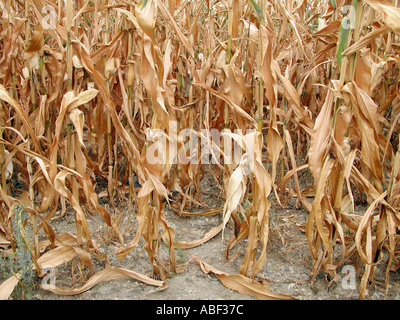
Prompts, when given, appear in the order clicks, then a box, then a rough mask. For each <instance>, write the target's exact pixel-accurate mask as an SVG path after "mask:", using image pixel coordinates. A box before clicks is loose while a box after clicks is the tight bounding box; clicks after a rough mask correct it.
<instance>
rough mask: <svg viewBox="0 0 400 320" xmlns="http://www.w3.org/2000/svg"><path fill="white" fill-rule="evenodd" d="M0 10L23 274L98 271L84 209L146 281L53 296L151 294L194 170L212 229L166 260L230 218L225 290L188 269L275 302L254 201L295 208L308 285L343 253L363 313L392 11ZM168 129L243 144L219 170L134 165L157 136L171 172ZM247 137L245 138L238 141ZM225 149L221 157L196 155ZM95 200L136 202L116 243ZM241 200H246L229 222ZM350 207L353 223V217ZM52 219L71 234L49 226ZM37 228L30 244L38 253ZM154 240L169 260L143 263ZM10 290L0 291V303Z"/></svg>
mask: <svg viewBox="0 0 400 320" xmlns="http://www.w3.org/2000/svg"><path fill="white" fill-rule="evenodd" d="M0 6H1V13H2V16H1V26H0V124H1V129H0V130H1V131H0V168H1V178H0V179H1V184H0V193H1V196H0V247H1V248H3V249H8V250H10V249H9V248H10V247H12V244H13V230H12V225H11V222H10V221H11V220H10V219H11V217H12V216H13V207H14V205H15V204H16V203H23V204H24V205H25V206H26V211H27V212H28V213H29V216H30V223H31V224H32V226H33V236H32V239H31V243H32V258H33V260H34V266H33V267H34V268H35V270H36V271H37V274H38V276H39V277H41V276H43V274H42V273H41V271H40V270H41V269H40V268H41V266H44V265H46V266H54V267H57V266H59V265H61V264H64V263H66V262H67V261H70V260H71V259H73V258H74V257H79V259H81V261H82V262H83V263H84V264H85V265H86V266H87V267H88V268H91V266H92V259H93V257H96V258H98V259H102V255H101V254H100V252H99V248H98V244H97V243H96V241H94V240H93V233H94V232H96V231H94V230H90V228H89V227H88V223H87V214H88V213H89V212H91V213H92V214H96V215H100V217H101V218H102V219H103V220H104V221H105V223H106V224H107V225H108V227H109V228H110V229H111V230H113V232H114V233H115V234H116V235H117V237H118V239H119V241H120V249H119V250H118V252H117V256H118V258H119V259H120V260H122V259H124V257H125V256H126V255H127V254H129V252H130V251H131V250H132V249H133V248H134V247H135V246H136V245H138V243H139V239H140V238H141V237H143V238H144V240H145V249H146V251H147V253H148V257H149V259H150V261H151V263H152V265H153V269H154V270H153V272H154V275H155V276H157V277H158V278H159V279H160V280H153V279H151V278H149V277H147V276H144V275H140V274H137V273H135V272H134V271H130V270H126V269H105V270H103V271H100V272H98V273H96V274H94V275H93V276H92V277H91V278H90V279H89V280H88V281H87V283H86V284H85V285H84V286H83V287H81V288H79V289H71V290H65V289H59V288H55V289H54V290H53V291H54V292H57V293H60V294H75V293H80V292H83V291H85V290H87V289H89V288H90V287H92V286H93V285H95V284H96V283H98V282H100V281H106V280H110V279H116V278H120V277H133V278H135V279H137V280H139V281H143V282H145V283H147V284H150V285H154V286H158V287H161V288H165V287H166V286H167V278H168V277H169V276H171V275H172V276H173V273H174V272H177V269H179V266H178V265H177V263H176V261H175V248H176V246H177V245H178V244H177V243H176V242H175V231H174V230H173V229H172V228H171V227H170V226H169V224H168V221H167V219H166V216H165V213H164V207H165V205H169V197H170V194H171V192H172V191H174V192H177V193H178V194H179V196H178V198H177V199H176V200H175V203H174V204H173V205H176V206H177V207H176V208H175V209H176V210H177V211H180V212H182V213H184V212H185V206H186V205H187V204H190V203H191V202H194V203H200V204H201V203H202V201H201V197H200V194H201V190H200V181H201V179H202V178H203V176H204V172H205V170H206V167H207V168H209V169H210V170H211V171H212V173H213V175H214V177H215V178H216V180H217V181H218V183H219V184H220V186H221V187H222V189H223V190H224V197H225V199H226V202H225V205H224V207H223V208H221V209H220V210H217V211H212V210H211V211H210V212H209V214H220V213H221V212H222V215H223V223H222V225H221V226H219V227H217V228H214V229H212V230H211V231H210V232H209V233H208V234H207V235H206V236H205V237H204V238H203V239H200V240H199V241H195V242H192V243H189V242H188V243H181V244H180V245H181V247H182V245H183V248H189V247H191V246H195V245H200V244H201V243H203V242H204V241H207V240H208V239H210V238H212V237H213V236H215V235H216V234H218V233H219V232H221V231H222V232H223V230H224V229H225V228H226V224H227V223H228V222H229V221H233V225H234V226H235V229H236V232H234V233H233V235H232V237H231V239H230V241H229V243H228V244H227V254H228V253H229V251H230V250H231V249H232V248H233V247H234V246H235V245H236V244H237V243H239V242H242V241H243V240H245V239H247V244H246V246H247V247H246V253H245V256H244V258H243V260H242V262H241V266H240V269H239V270H238V274H237V275H227V274H226V273H224V272H222V271H219V270H216V269H214V268H213V267H211V266H209V265H207V264H206V263H205V262H203V261H200V260H199V259H198V258H196V257H194V261H195V262H197V263H198V264H199V265H200V266H201V268H202V269H203V271H204V272H213V273H215V274H216V275H217V276H218V277H219V278H220V280H221V281H222V283H223V284H224V285H227V286H228V287H229V288H231V289H234V290H238V291H240V292H244V293H247V294H251V295H254V296H256V297H258V298H262V299H263V298H273V299H274V298H279V299H286V298H290V297H287V296H281V295H277V294H273V293H270V292H269V291H268V289H267V286H266V284H265V283H261V282H258V281H256V280H255V277H256V276H257V274H258V273H259V272H260V271H261V270H262V268H263V266H264V264H265V262H266V260H267V247H268V238H269V212H270V208H271V201H272V200H271V199H274V200H273V201H276V202H277V203H278V204H279V205H281V206H283V207H285V206H287V204H288V202H289V201H290V200H292V201H295V202H296V204H297V206H302V207H304V208H306V209H307V210H309V212H310V214H309V217H308V221H307V226H306V237H307V239H308V243H309V248H310V251H311V253H312V256H313V258H314V265H313V281H314V280H315V278H316V276H317V275H318V274H320V272H321V271H323V272H324V273H326V275H327V278H328V282H334V281H337V273H338V269H339V268H340V267H341V266H342V265H343V264H344V263H345V262H346V261H348V259H349V258H350V257H352V256H354V255H356V256H358V257H359V258H360V259H361V261H362V263H363V265H364V266H365V267H364V268H363V276H362V281H361V286H360V298H361V299H362V298H364V297H365V291H366V288H367V286H368V284H369V283H371V282H373V281H374V271H375V269H376V266H377V264H379V263H386V265H387V273H386V284H388V282H389V274H390V271H392V270H397V269H398V268H399V267H400V266H399V262H400V261H399V246H398V241H399V236H398V228H399V226H400V214H399V209H400V202H399V199H400V198H399V194H400V193H399V188H400V183H399V178H400V172H399V170H400V150H399V147H398V145H399V130H400V126H399V124H398V120H399V118H400V116H399V105H400V104H399V101H400V91H399V85H400V77H399V75H400V72H399V67H400V60H399V59H400V56H399V48H400V42H399V41H400V39H399V34H400V8H399V7H398V1H392V2H387V1H385V0H368V1H367V0H364V1H360V0H358V1H357V0H354V1H349V0H336V1H335V0H331V1H293V0H286V1H283V0H277V1H265V0H259V1H243V0H216V1H210V0H201V1H200V0H198V1H187V0H186V1H185V0H178V1H170V0H141V1H131V2H129V1H124V0H104V1H97V0H93V1H91V0H89V1H87V2H86V1H81V0H76V1H72V0H66V1H65V2H63V1H54V0H25V2H21V1H12V0H3V2H1V1H0ZM171 124H172V125H171ZM185 128H189V129H191V130H192V132H194V134H195V135H197V136H199V137H202V139H203V140H202V141H204V143H206V144H209V145H211V137H210V136H204V133H203V132H205V131H202V130H203V129H206V130H211V129H217V130H218V131H219V132H222V130H223V129H226V128H229V129H230V130H231V132H233V130H235V129H241V130H242V132H243V134H242V135H240V134H236V135H235V134H227V135H226V136H227V137H229V138H233V139H234V140H235V142H236V143H237V144H238V145H240V147H241V148H242V150H243V152H244V155H243V157H242V158H241V159H240V161H237V162H236V163H233V164H228V163H223V162H222V163H216V164H214V163H212V162H211V163H210V164H208V165H204V164H201V163H200V164H196V163H186V162H185V161H178V163H173V162H171V161H166V162H163V163H156V164H154V163H151V162H150V161H148V160H149V159H148V157H147V154H148V151H149V150H151V147H152V146H154V145H155V143H156V142H155V141H152V140H151V139H149V136H151V132H154V130H156V129H158V130H159V132H160V134H161V136H163V137H165V138H166V141H167V143H166V145H165V146H164V149H159V151H158V152H159V153H160V154H163V155H166V157H167V159H171V158H170V157H173V156H174V155H175V154H178V157H179V159H181V160H188V159H189V158H190V155H189V154H188V152H185V150H184V149H182V147H183V146H184V143H185V140H184V139H181V138H177V133H178V132H180V131H181V130H182V129H185ZM246 129H254V130H255V131H254V132H252V133H248V134H247V135H245V134H244V133H245V132H246ZM151 130H153V131H151ZM224 141H225V140H224ZM226 141H227V140H226ZM249 141H253V142H254V144H251V143H250V142H249ZM198 148H199V147H198V146H197V147H196V150H195V151H197V152H199V150H198ZM228 148H232V145H229V144H228V143H227V142H226V143H224V144H222V145H221V148H215V149H213V150H214V151H215V154H213V155H212V156H210V157H211V158H212V157H217V156H218V157H220V155H222V154H224V153H227V152H228ZM182 150H183V151H182ZM249 157H252V159H253V160H254V161H253V162H252V163H251V164H249ZM249 166H250V169H251V174H248V172H247V171H246V168H247V169H248V167H249ZM305 170H309V171H310V172H311V174H312V176H313V178H314V181H315V186H314V188H313V189H312V190H310V189H303V188H302V185H301V180H300V178H299V174H300V173H301V172H302V171H305ZM135 177H137V178H138V181H139V182H140V184H141V188H135V187H134V179H135ZM99 179H101V181H104V182H105V183H104V182H103V184H101V183H99ZM101 188H102V189H101ZM95 190H96V191H95ZM100 192H103V193H104V192H106V194H107V195H108V196H109V199H110V205H111V206H114V205H115V201H116V200H117V199H118V198H123V197H125V196H126V197H128V199H129V201H130V202H135V203H136V207H137V208H138V212H137V213H136V216H135V219H136V222H137V226H138V228H137V230H136V234H135V236H134V238H133V240H132V241H130V243H126V241H125V238H124V236H125V235H124V234H123V233H122V232H121V231H120V229H119V226H118V224H117V223H116V222H115V219H114V218H113V217H112V216H111V215H110V213H109V212H108V211H107V210H106V209H105V208H104V207H103V206H102V205H100V204H99V201H98V199H99V193H100ZM310 195H312V197H310ZM244 197H248V198H249V199H251V203H250V208H249V210H248V211H247V212H246V213H245V214H243V212H244V211H242V210H239V208H240V203H241V201H242V200H243V198H244ZM363 201H364V202H365V204H366V210H365V212H364V213H363V215H359V214H356V213H355V210H354V208H355V205H356V204H357V203H361V202H363ZM83 204H84V205H85V206H84V207H83ZM67 205H69V206H71V208H72V209H73V211H74V214H75V221H76V230H75V231H76V234H75V235H71V234H56V233H55V232H54V230H53V228H52V218H53V217H54V216H55V215H56V213H57V212H59V211H60V210H61V215H64V214H65V212H66V208H67ZM84 208H85V209H84ZM203 214H206V213H203ZM187 215H190V213H188V214H187ZM345 227H346V230H347V229H349V230H351V233H350V234H345V231H344V228H345ZM41 229H43V231H44V233H45V235H46V237H47V240H45V241H39V240H38V232H39V231H40V230H41ZM161 242H165V243H166V244H167V245H168V247H169V261H168V263H166V262H162V261H161V260H160V259H159V246H160V243H161ZM221 245H222V244H221ZM337 246H341V247H342V248H341V250H340V255H339V256H338V255H337V252H338V251H337V250H336V251H335V248H336V247H337ZM384 252H388V253H389V255H388V257H389V258H388V260H387V261H383V257H384V255H383V253H384ZM17 278H18V275H15V276H13V277H11V278H10V279H8V280H6V281H5V282H4V283H3V284H2V285H0V297H1V298H3V299H7V298H8V297H9V295H10V294H11V292H12V290H13V288H14V286H15V285H16V283H17V281H18V279H17ZM312 284H313V282H312ZM243 288H245V289H243Z"/></svg>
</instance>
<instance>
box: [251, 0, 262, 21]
mask: <svg viewBox="0 0 400 320" xmlns="http://www.w3.org/2000/svg"><path fill="white" fill-rule="evenodd" d="M251 3H252V4H253V7H254V9H255V10H256V13H257V15H258V18H259V19H260V20H261V16H262V13H261V9H260V7H259V5H258V4H257V3H256V2H255V1H254V0H251Z"/></svg>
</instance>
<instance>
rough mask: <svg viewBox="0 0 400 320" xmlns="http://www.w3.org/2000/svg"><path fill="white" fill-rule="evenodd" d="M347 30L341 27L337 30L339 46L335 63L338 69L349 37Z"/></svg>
mask: <svg viewBox="0 0 400 320" xmlns="http://www.w3.org/2000/svg"><path fill="white" fill-rule="evenodd" d="M349 31H350V29H349V28H343V27H342V25H341V26H340V30H339V46H338V50H337V54H336V58H337V62H338V64H339V67H340V66H341V65H342V59H343V55H342V52H343V51H344V50H345V49H346V45H347V39H348V37H349Z"/></svg>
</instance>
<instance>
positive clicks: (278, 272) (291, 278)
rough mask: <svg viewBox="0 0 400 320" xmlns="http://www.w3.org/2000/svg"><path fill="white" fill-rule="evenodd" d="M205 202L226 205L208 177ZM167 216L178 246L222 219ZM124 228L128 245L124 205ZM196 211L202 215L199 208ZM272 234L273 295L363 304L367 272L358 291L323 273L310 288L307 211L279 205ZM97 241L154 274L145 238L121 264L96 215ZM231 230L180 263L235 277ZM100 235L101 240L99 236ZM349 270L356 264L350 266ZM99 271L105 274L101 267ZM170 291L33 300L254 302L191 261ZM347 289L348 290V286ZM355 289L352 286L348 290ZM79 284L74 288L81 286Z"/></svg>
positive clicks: (47, 295) (376, 291)
mask: <svg viewBox="0 0 400 320" xmlns="http://www.w3.org/2000/svg"><path fill="white" fill-rule="evenodd" d="M202 193H203V195H202V200H203V201H204V202H205V203H207V205H209V206H211V207H214V208H218V207H220V206H221V204H222V200H221V197H220V191H219V189H218V188H217V187H215V186H213V184H212V181H210V180H208V179H207V178H205V179H204V180H203V181H202ZM165 210H166V217H167V221H168V223H169V224H170V226H171V227H172V228H173V229H174V230H175V232H176V241H191V240H195V239H200V238H201V237H202V236H203V235H204V234H205V233H206V232H208V231H209V230H210V229H211V228H212V227H215V226H218V225H219V224H220V223H221V221H222V216H221V214H217V215H214V216H209V217H200V216H198V217H190V218H188V217H182V216H179V215H177V214H176V213H174V211H172V210H171V209H170V208H168V206H166V209H165ZM120 211H121V212H119V214H120V215H121V213H122V215H121V219H123V220H122V221H121V222H120V225H121V229H122V230H123V232H124V235H125V237H126V242H127V243H128V242H129V241H130V239H132V237H133V236H134V234H135V226H134V219H133V218H132V215H130V214H129V212H128V210H127V208H126V206H125V207H124V206H121V209H120ZM194 211H201V208H195V209H194ZM270 215H271V225H270V228H271V235H270V243H269V249H268V257H267V263H266V265H265V267H264V270H263V271H262V272H260V273H259V275H258V276H259V278H260V279H265V280H267V281H268V282H269V283H270V289H271V291H272V292H274V293H280V294H286V295H290V296H293V297H295V298H297V299H301V300H328V299H329V300H348V299H358V294H359V292H358V287H359V282H360V279H361V276H362V273H357V276H356V279H355V288H354V287H352V286H351V283H349V282H348V281H344V280H343V281H344V282H343V283H344V285H343V283H341V282H339V283H338V284H334V285H333V286H331V287H329V288H324V285H325V284H326V281H325V279H324V276H323V275H322V274H321V275H320V276H319V277H318V278H317V280H316V283H315V285H316V286H318V287H320V288H319V289H313V288H311V285H310V284H311V282H310V280H311V273H312V272H311V271H312V263H313V259H312V256H311V254H310V251H309V248H308V244H307V240H306V237H305V233H304V228H305V223H306V220H307V215H308V212H307V211H305V210H296V209H295V208H293V209H282V208H279V207H278V206H277V205H276V204H274V205H273V207H272V209H271V212H270ZM88 219H89V223H90V227H91V230H93V235H94V239H96V241H97V243H98V246H99V248H100V250H101V251H102V252H104V253H106V254H107V255H108V259H109V262H110V265H111V266H114V267H123V268H127V269H130V270H133V271H135V272H139V273H142V274H146V275H149V274H150V273H151V271H152V266H151V264H150V262H149V260H148V257H147V253H146V251H145V250H144V248H143V239H142V240H141V241H140V242H139V244H138V245H137V246H136V247H135V248H134V249H133V250H132V251H131V252H130V253H129V254H128V256H127V257H126V258H125V259H124V260H123V261H122V262H118V260H117V259H116V257H115V250H116V249H117V248H118V245H119V244H118V241H117V240H116V239H114V240H112V237H110V236H109V235H108V234H107V232H108V231H107V227H106V226H105V225H104V223H103V222H102V220H101V218H99V217H97V216H91V217H88ZM51 224H52V226H55V231H56V233H57V234H58V233H62V232H71V233H73V234H74V233H75V222H74V216H73V214H72V213H69V214H68V213H67V214H66V215H65V216H64V217H63V218H61V219H59V220H55V221H54V222H52V223H51ZM231 232H232V231H231V229H230V228H228V229H227V230H226V231H225V234H224V239H223V238H222V234H221V233H220V234H218V235H217V236H216V237H214V238H213V239H211V240H209V241H208V242H206V243H204V244H202V245H200V246H198V247H195V248H192V249H187V250H183V249H177V250H176V259H177V263H184V262H187V261H191V260H190V259H191V256H192V255H196V256H197V257H199V258H200V259H201V260H203V261H204V262H206V263H208V264H210V265H211V266H213V267H214V268H217V269H219V270H221V271H224V272H226V273H229V274H235V273H237V272H238V270H239V266H240V263H241V260H242V258H243V256H244V252H245V246H246V241H244V242H243V243H242V244H241V246H242V248H241V249H240V250H241V253H240V254H239V256H238V257H237V259H236V260H235V261H233V262H228V261H226V259H225V248H226V243H227V241H228V239H229V237H230V235H231ZM96 235H97V236H96ZM164 249H165V250H163V248H161V254H163V251H165V259H166V260H167V258H168V253H167V248H166V246H165V248H164ZM349 265H350V266H352V264H351V263H350V262H349ZM96 269H97V270H96V271H99V270H101V269H102V267H101V266H100V265H97V266H96ZM338 274H339V277H341V278H342V279H345V280H346V279H349V278H348V277H347V278H346V275H348V273H345V272H343V271H342V272H340V271H339V273H338ZM377 276H378V277H377V278H378V280H379V281H381V282H382V283H384V279H385V266H379V268H378V271H377ZM390 279H391V280H390V286H389V294H388V296H387V299H400V277H399V275H398V273H394V272H392V273H391V278H390ZM71 281H72V280H71V265H70V264H67V265H65V266H62V267H60V268H58V270H57V278H56V285H57V286H60V287H64V288H66V287H68V285H67V283H71ZM167 282H168V288H167V289H165V290H162V291H157V290H156V289H155V288H154V287H152V286H148V285H146V284H143V283H141V282H138V281H135V280H132V279H118V280H111V281H108V282H102V283H100V284H97V285H96V286H94V287H93V288H91V289H89V290H87V291H85V292H83V293H81V294H78V295H71V296H66V295H57V294H53V293H51V292H48V291H45V290H42V289H38V290H37V291H36V292H35V294H34V295H33V298H34V299H39V300H48V299H51V300H71V299H72V300H99V299H106V300H109V299H110V300H144V299H150V300H183V299H184V300H208V299H209V300H219V299H223V300H225V299H226V300H254V299H255V298H254V297H252V296H248V295H244V294H240V293H238V292H236V291H233V290H230V289H229V288H227V287H225V286H224V285H222V283H221V282H220V281H219V280H218V278H217V277H216V276H214V275H212V274H205V273H203V272H202V270H201V269H200V267H199V265H198V264H195V263H191V262H189V263H188V264H187V266H186V268H185V270H184V271H183V272H182V273H179V274H172V277H171V278H168V279H167ZM346 284H347V285H346ZM349 284H350V286H349ZM80 285H81V284H80V283H79V281H78V282H77V283H76V284H75V286H77V287H79V286H80ZM384 289H385V288H384V286H381V285H379V284H377V283H376V284H375V285H374V284H373V285H371V286H369V289H368V295H367V298H368V299H372V300H378V299H383V298H384V296H385V292H384Z"/></svg>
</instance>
